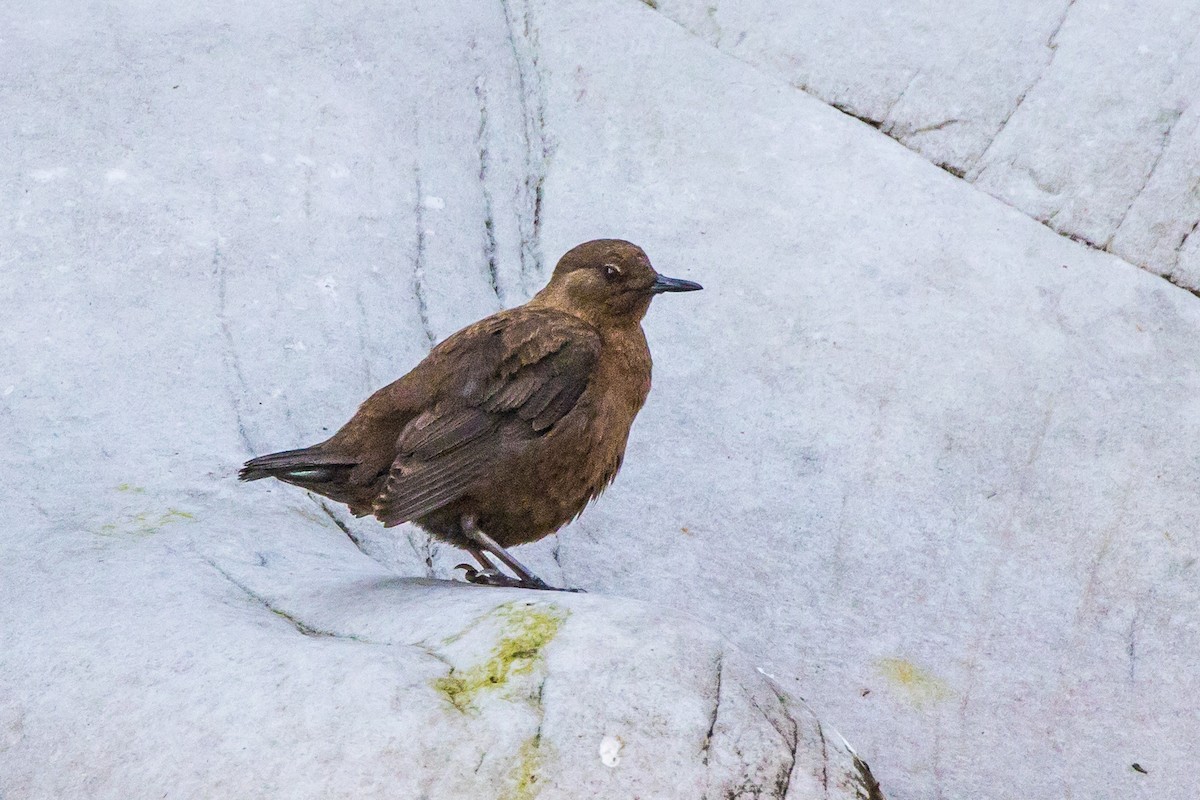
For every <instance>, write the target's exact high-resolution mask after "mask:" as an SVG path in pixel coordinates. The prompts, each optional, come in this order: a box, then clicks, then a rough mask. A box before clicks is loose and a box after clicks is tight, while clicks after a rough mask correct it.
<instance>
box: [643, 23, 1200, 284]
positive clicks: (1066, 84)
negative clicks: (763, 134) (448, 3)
mask: <svg viewBox="0 0 1200 800" xmlns="http://www.w3.org/2000/svg"><path fill="white" fill-rule="evenodd" d="M648 5H650V6H652V7H654V8H657V9H658V10H659V11H660V12H661V13H663V14H665V15H667V16H668V17H669V18H671V19H672V20H674V21H676V22H678V23H679V24H680V25H682V26H684V27H685V28H686V29H687V30H689V31H690V32H692V33H694V34H695V35H697V36H698V37H700V38H701V39H703V40H704V41H706V42H708V43H710V44H712V45H714V46H716V47H718V48H720V49H721V50H722V51H723V52H726V53H729V54H731V55H733V56H734V57H736V58H738V59H741V60H743V61H746V62H748V63H751V64H753V65H755V66H756V67H757V68H759V69H762V70H763V71H765V72H766V73H768V74H770V75H773V76H777V77H778V78H779V79H781V80H783V81H786V82H787V83H788V84H789V85H791V86H795V87H798V88H801V89H803V90H804V91H807V92H811V93H812V94H814V95H815V96H817V97H819V98H821V99H823V100H825V101H826V102H829V103H831V104H833V105H835V106H837V107H838V108H841V109H843V110H845V111H846V112H847V113H850V114H853V115H854V116H857V117H859V118H861V119H863V120H864V121H866V122H868V123H869V124H871V125H873V126H875V127H878V128H879V129H880V130H881V131H883V132H884V133H886V134H887V135H888V136H891V137H893V138H895V139H896V140H897V141H900V142H903V143H904V144H905V145H906V146H908V147H911V148H912V149H913V150H915V151H917V152H918V153H920V154H921V155H923V156H925V157H926V158H928V159H929V160H930V161H932V162H933V163H935V164H938V165H939V166H942V167H943V168H945V169H947V170H949V171H950V172H952V173H954V174H956V175H960V176H963V177H965V178H966V179H967V180H968V181H971V182H973V183H974V184H975V185H976V186H978V187H979V188H981V189H983V190H984V191H985V192H988V193H989V194H991V195H993V196H995V197H998V198H1000V199H1002V200H1004V201H1005V202H1006V203H1010V204H1012V205H1013V206H1015V207H1016V208H1018V209H1020V210H1022V211H1024V212H1025V213H1027V214H1029V215H1030V216H1032V217H1034V218H1035V219H1037V220H1039V221H1041V222H1044V223H1045V224H1047V225H1049V226H1050V227H1052V228H1053V229H1054V230H1056V231H1059V232H1060V233H1063V234H1065V235H1067V236H1070V237H1073V238H1077V239H1081V240H1083V241H1086V242H1088V243H1089V244H1091V245H1092V246H1094V247H1097V248H1102V249H1105V250H1108V251H1110V252H1113V253H1116V254H1117V255H1120V256H1121V257H1123V258H1126V259H1128V260H1129V261H1132V262H1133V263H1135V264H1138V265H1140V266H1143V267H1146V268H1147V269H1149V270H1151V271H1153V272H1157V273H1159V274H1161V275H1164V276H1167V277H1169V278H1170V279H1171V280H1173V281H1175V282H1176V283H1179V284H1180V285H1182V286H1185V287H1187V288H1190V289H1193V290H1200V241H1195V240H1192V239H1191V238H1190V237H1191V233H1192V232H1193V231H1194V230H1195V228H1196V225H1197V222H1198V221H1200V191H1198V189H1200V157H1198V154H1200V128H1198V127H1197V121H1198V120H1200V103H1197V98H1198V97H1200V40H1197V38H1196V35H1195V34H1196V30H1197V28H1198V27H1200V6H1197V5H1196V4H1195V3H1193V2H1189V1H1188V0H1151V2H1133V1H1132V0H1127V1H1126V2H1116V3H1113V2H1107V0H1054V1H1053V2H1044V0H1018V2H1013V3H992V2H987V1H986V0H968V2H963V3H955V4H952V5H947V4H944V3H928V2H919V1H916V0H902V1H901V2H898V3H888V4H886V5H883V6H881V5H880V4H878V3H872V2H869V1H868V0H851V1H850V2H845V0H816V2H809V3H803V4H788V3H778V2H775V0H749V2H740V3H714V2H710V0H654V1H653V2H648Z"/></svg>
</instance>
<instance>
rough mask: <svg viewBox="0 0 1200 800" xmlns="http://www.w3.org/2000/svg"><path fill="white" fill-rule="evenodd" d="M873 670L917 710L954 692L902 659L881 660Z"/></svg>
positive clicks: (937, 679)
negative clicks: (877, 671)
mask: <svg viewBox="0 0 1200 800" xmlns="http://www.w3.org/2000/svg"><path fill="white" fill-rule="evenodd" d="M875 668H876V669H877V670H879V673H880V674H881V675H882V676H883V677H884V678H885V679H886V680H887V681H888V683H889V684H891V685H892V686H893V687H894V688H896V689H899V690H900V692H901V693H903V694H904V695H905V697H907V698H908V700H909V702H911V703H912V704H913V705H914V706H916V707H917V708H922V707H924V706H926V705H929V704H931V703H937V702H940V701H942V700H946V699H949V698H950V697H953V696H954V690H953V689H951V688H950V687H949V686H947V685H946V683H945V681H943V680H941V679H940V678H938V677H937V676H935V675H933V674H932V673H930V672H926V671H925V670H923V669H921V668H920V667H918V666H917V665H916V664H914V663H912V662H911V661H906V660H904V659H903V658H881V659H879V660H878V661H876V662H875Z"/></svg>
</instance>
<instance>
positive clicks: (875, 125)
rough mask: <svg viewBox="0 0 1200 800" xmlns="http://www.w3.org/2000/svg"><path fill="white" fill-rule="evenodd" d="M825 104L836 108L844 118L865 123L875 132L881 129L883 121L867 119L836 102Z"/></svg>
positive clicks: (830, 101)
mask: <svg viewBox="0 0 1200 800" xmlns="http://www.w3.org/2000/svg"><path fill="white" fill-rule="evenodd" d="M825 102H827V103H828V104H829V105H831V106H833V107H834V108H836V109H837V110H838V111H840V112H842V113H843V114H845V115H846V116H848V117H854V118H855V119H856V120H858V121H859V122H862V123H865V124H867V125H870V126H871V127H872V128H874V129H875V130H881V129H882V128H883V120H881V119H873V118H871V117H868V116H866V115H864V114H859V113H857V112H856V111H854V110H853V109H852V108H850V107H849V106H847V105H845V104H843V103H838V102H836V101H833V100H829V101H825Z"/></svg>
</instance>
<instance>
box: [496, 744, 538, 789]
mask: <svg viewBox="0 0 1200 800" xmlns="http://www.w3.org/2000/svg"><path fill="white" fill-rule="evenodd" d="M541 748H542V741H541V737H540V736H536V735H535V736H531V737H530V738H528V739H526V740H525V743H524V744H522V745H521V749H520V750H518V751H517V762H516V763H515V764H513V768H512V769H511V770H509V771H508V784H507V785H506V786H505V787H504V792H503V794H501V795H500V797H499V800H533V798H535V797H537V796H538V792H540V791H541V790H542V787H541V785H540V784H539V783H538V780H539V778H540V775H539V773H540V772H541V768H542V750H541Z"/></svg>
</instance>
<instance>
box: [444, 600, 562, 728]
mask: <svg viewBox="0 0 1200 800" xmlns="http://www.w3.org/2000/svg"><path fill="white" fill-rule="evenodd" d="M569 613H570V612H568V611H566V610H565V609H562V608H559V607H557V606H553V605H546V606H540V605H530V604H525V603H505V604H504V605H502V606H499V607H498V608H496V609H495V610H493V611H491V612H490V613H488V614H487V615H486V616H485V617H484V618H483V619H482V620H480V622H483V621H485V620H487V619H488V618H492V619H496V620H498V621H499V623H500V639H499V641H497V642H496V646H495V647H493V648H492V652H491V656H490V657H489V658H488V659H487V660H486V661H484V662H483V663H481V664H476V665H475V666H473V667H468V668H467V669H451V670H450V674H449V675H446V676H444V677H441V678H437V679H436V680H434V682H433V688H434V689H436V690H437V691H438V692H439V693H440V694H441V695H442V696H443V697H445V698H446V699H447V700H448V701H449V702H450V704H451V705H452V706H454V707H455V708H457V709H458V710H459V711H462V712H466V711H468V710H470V709H471V708H473V707H474V705H475V698H476V697H477V696H478V695H479V693H480V692H481V691H484V690H492V689H500V688H503V687H504V686H506V685H507V684H508V682H509V679H510V678H511V677H512V676H514V675H523V674H527V673H529V672H531V671H532V670H533V669H534V667H536V666H537V664H538V663H539V662H540V661H541V660H542V649H543V648H544V647H545V646H546V645H547V644H549V643H550V642H551V641H552V640H553V639H554V637H555V636H557V635H558V631H559V629H560V628H561V627H562V625H563V623H564V622H565V621H566V619H567V617H568V616H569ZM454 638H457V637H454ZM452 640H453V639H452Z"/></svg>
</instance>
